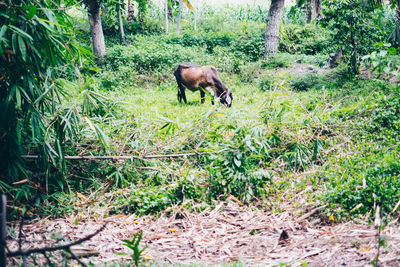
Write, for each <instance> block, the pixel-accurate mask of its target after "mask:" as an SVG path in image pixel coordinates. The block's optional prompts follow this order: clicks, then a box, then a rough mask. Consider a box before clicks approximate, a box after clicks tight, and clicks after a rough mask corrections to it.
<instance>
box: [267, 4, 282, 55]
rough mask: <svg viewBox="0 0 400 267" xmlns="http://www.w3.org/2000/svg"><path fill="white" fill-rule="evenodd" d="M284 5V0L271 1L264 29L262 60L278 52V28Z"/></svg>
mask: <svg viewBox="0 0 400 267" xmlns="http://www.w3.org/2000/svg"><path fill="white" fill-rule="evenodd" d="M284 4H285V0H272V2H271V6H270V8H269V11H268V18H267V27H266V29H265V52H264V58H268V57H275V55H276V52H277V51H278V42H279V26H280V25H281V19H282V12H283V6H284Z"/></svg>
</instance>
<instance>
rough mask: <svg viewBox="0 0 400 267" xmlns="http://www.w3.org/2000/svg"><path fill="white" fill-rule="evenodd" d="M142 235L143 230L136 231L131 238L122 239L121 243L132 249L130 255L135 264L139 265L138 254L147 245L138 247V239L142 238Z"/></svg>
mask: <svg viewBox="0 0 400 267" xmlns="http://www.w3.org/2000/svg"><path fill="white" fill-rule="evenodd" d="M142 236H143V232H137V233H136V234H135V235H134V236H133V238H132V240H122V241H123V242H124V243H123V245H124V246H126V247H128V248H130V249H131V250H132V254H131V257H132V260H133V261H134V262H135V266H139V263H140V260H141V258H140V255H141V254H142V253H143V252H144V251H145V249H146V248H147V246H146V247H144V248H139V244H140V241H141V240H142Z"/></svg>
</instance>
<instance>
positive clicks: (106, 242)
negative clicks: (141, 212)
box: [8, 200, 400, 266]
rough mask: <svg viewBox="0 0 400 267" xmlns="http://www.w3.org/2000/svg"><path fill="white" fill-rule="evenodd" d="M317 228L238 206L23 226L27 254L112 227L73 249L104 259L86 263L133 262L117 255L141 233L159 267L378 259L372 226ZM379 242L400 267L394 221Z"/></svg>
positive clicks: (399, 236)
mask: <svg viewBox="0 0 400 267" xmlns="http://www.w3.org/2000/svg"><path fill="white" fill-rule="evenodd" d="M311 213H313V212H311ZM309 215H311V214H309ZM314 215H315V214H314ZM313 221H318V220H315V218H313V217H312V216H308V215H307V214H306V215H303V216H297V215H295V214H293V213H291V212H289V211H284V212H282V213H279V214H278V213H271V212H268V211H262V210H257V209H251V208H248V207H244V206H241V205H240V203H237V202H236V201H233V200H232V201H231V202H228V203H219V204H218V205H217V206H216V208H215V209H213V210H211V209H207V210H204V211H203V212H201V213H199V214H192V213H187V212H185V211H183V210H181V209H180V207H175V208H174V209H173V214H172V216H171V214H170V216H166V215H165V214H164V215H162V216H161V217H159V218H154V217H150V216H144V217H137V216H136V215H134V214H132V215H117V216H110V217H106V218H102V219H99V218H97V219H95V220H93V219H92V220H90V219H89V220H87V219H85V220H83V221H78V220H77V217H69V218H64V219H56V220H48V219H42V220H37V221H34V222H31V223H30V224H26V225H25V226H24V230H23V233H24V239H25V241H24V242H23V244H24V245H23V247H24V248H25V249H27V248H30V247H41V246H44V245H52V244H55V243H56V242H55V240H54V233H58V234H59V235H61V236H64V237H65V238H67V239H69V240H76V239H79V238H82V237H84V236H85V235H88V234H90V233H92V232H94V231H96V230H97V229H99V228H100V227H101V225H103V224H104V223H107V227H106V229H105V230H104V231H102V232H101V233H100V234H98V235H97V236H95V237H94V238H92V239H91V240H89V241H87V242H85V243H83V245H81V246H79V247H76V248H75V251H76V253H77V254H86V253H89V254H90V253H95V254H96V253H97V254H98V255H97V256H92V257H91V258H90V259H88V258H86V259H85V258H84V259H83V261H86V262H89V260H90V261H91V262H95V263H110V262H114V261H119V262H121V261H127V258H129V257H127V256H126V255H125V256H122V255H118V254H117V253H121V252H127V253H129V252H130V251H129V249H127V248H126V247H125V246H123V244H122V241H121V240H123V239H131V238H132V237H133V236H134V234H135V233H137V232H139V231H142V232H143V239H142V241H141V246H145V245H146V246H148V248H147V249H146V250H145V252H144V253H143V255H142V256H143V258H144V260H145V261H147V262H149V263H153V264H155V265H160V266H164V265H176V264H194V263H196V264H201V265H216V264H224V263H230V262H236V261H239V262H242V263H244V264H245V265H247V266H255V265H257V266H280V264H288V265H289V266H368V265H370V264H371V262H372V261H373V260H374V259H375V257H376V255H377V248H378V239H377V229H375V228H374V227H373V226H370V225H368V224H366V223H361V224H354V223H342V224H337V225H336V224H334V222H331V223H330V225H321V223H318V224H313ZM76 222H77V223H76ZM381 239H383V240H385V242H384V245H383V246H382V247H381V248H380V254H379V263H380V265H379V266H400V225H399V224H398V223H397V222H395V223H392V224H391V225H389V226H387V227H386V228H385V229H384V230H383V231H382V232H381ZM59 243H60V242H59ZM61 243H62V242H61ZM28 244H29V245H28ZM8 245H9V248H10V249H11V250H16V249H17V246H18V244H17V241H16V240H14V241H9V242H8ZM43 260H44V259H43ZM306 263H307V265H305V264H306Z"/></svg>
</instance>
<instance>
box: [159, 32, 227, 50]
mask: <svg viewBox="0 0 400 267" xmlns="http://www.w3.org/2000/svg"><path fill="white" fill-rule="evenodd" d="M233 39H234V38H233V36H232V34H230V33H225V32H222V33H207V34H197V33H189V32H185V33H184V34H182V35H172V36H171V37H168V38H167V39H166V43H169V44H180V45H182V46H204V47H206V49H207V51H208V52H210V53H211V52H213V50H214V48H215V47H217V46H221V47H228V46H230V45H231V43H232V40H233Z"/></svg>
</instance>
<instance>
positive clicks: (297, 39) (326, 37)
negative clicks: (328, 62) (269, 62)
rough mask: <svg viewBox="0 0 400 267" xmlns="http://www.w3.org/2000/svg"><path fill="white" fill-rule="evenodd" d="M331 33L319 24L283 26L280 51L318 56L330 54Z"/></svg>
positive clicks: (280, 36) (280, 33)
mask: <svg viewBox="0 0 400 267" xmlns="http://www.w3.org/2000/svg"><path fill="white" fill-rule="evenodd" d="M330 35H331V32H330V31H328V30H326V29H323V28H321V26H320V25H318V24H314V23H311V24H306V25H304V26H300V25H298V24H286V25H285V24H283V25H282V27H281V28H280V32H279V51H280V52H287V53H300V54H305V55H316V54H320V53H321V54H322V53H328V51H329V49H330V48H331V45H332V44H331V40H330Z"/></svg>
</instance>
